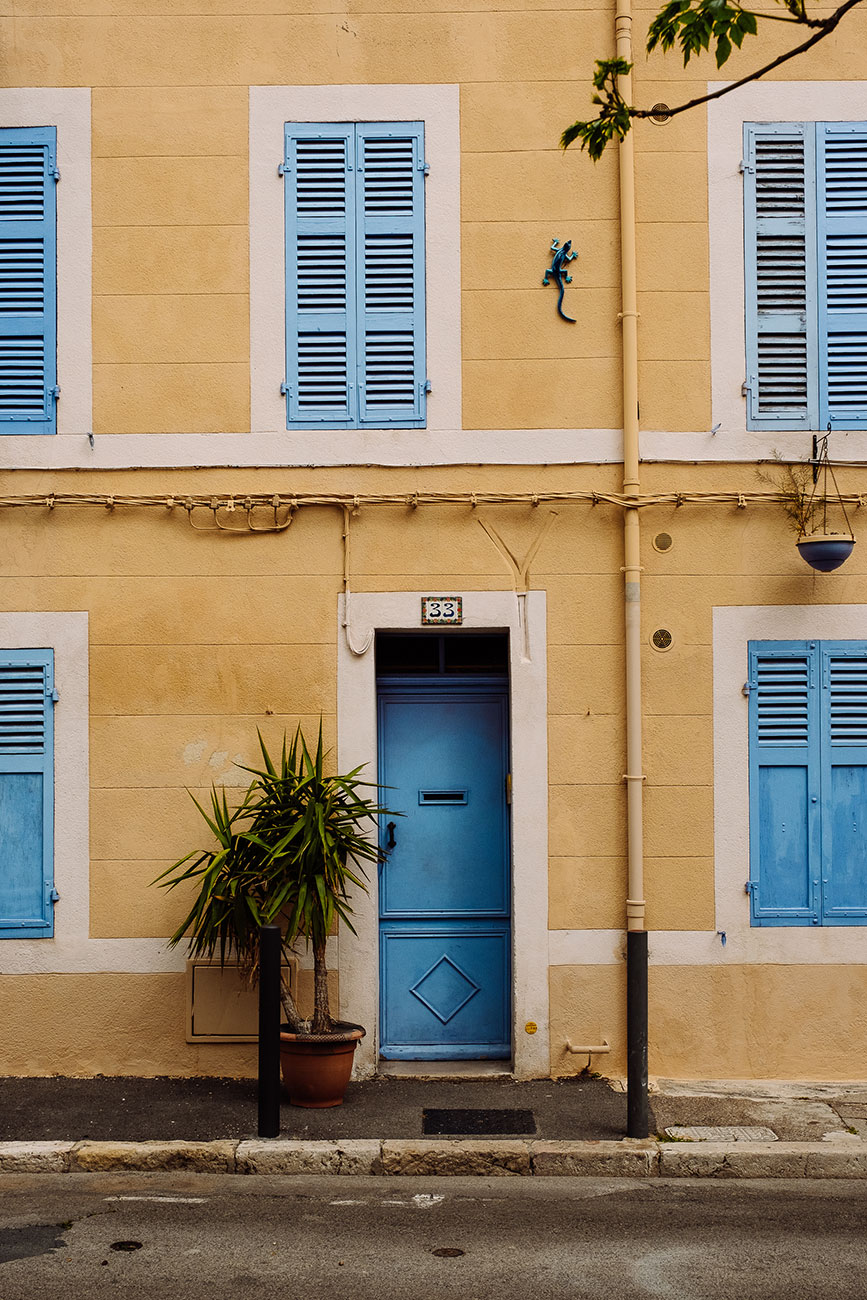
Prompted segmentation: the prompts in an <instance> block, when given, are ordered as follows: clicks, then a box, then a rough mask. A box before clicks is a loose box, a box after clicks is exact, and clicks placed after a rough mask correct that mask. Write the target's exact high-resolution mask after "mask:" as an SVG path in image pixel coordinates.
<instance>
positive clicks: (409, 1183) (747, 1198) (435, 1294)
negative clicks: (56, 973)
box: [0, 1174, 867, 1300]
mask: <svg viewBox="0 0 867 1300" xmlns="http://www.w3.org/2000/svg"><path fill="white" fill-rule="evenodd" d="M865 1215H867V1183H862V1182H856V1181H851V1182H849V1181H845V1182H828V1181H826V1182H740V1181H732V1182H710V1181H707V1180H703V1181H700V1180H695V1181H693V1180H655V1179H654V1180H653V1181H652V1182H638V1181H633V1180H627V1179H616V1180H615V1179H605V1180H602V1179H582V1178H556V1179H555V1178H550V1179H543V1178H523V1179H522V1178H514V1179H511V1178H502V1179H469V1178H461V1179H451V1178H449V1179H445V1178H443V1179H417V1178H391V1179H383V1178H277V1177H275V1178H264V1177H243V1176H238V1175H234V1176H211V1175H173V1176H167V1175H163V1174H135V1175H132V1174H128V1175H108V1174H106V1175H97V1174H83V1175H72V1174H67V1175H61V1176H53V1175H45V1174H43V1175H30V1176H28V1175H0V1300H35V1298H37V1297H38V1298H39V1300H43V1298H47V1300H54V1297H58V1298H59V1297H63V1300H79V1298H81V1297H87V1300H100V1298H101V1297H109V1296H110V1297H113V1298H116V1300H126V1298H127V1297H130V1298H132V1297H136V1300H138V1298H139V1297H148V1298H150V1297H158V1298H160V1300H162V1297H173V1298H174V1297H179V1298H181V1300H200V1298H201V1300H223V1298H224V1297H225V1300H258V1298H259V1297H265V1296H267V1297H269V1300H270V1298H271V1297H280V1300H296V1297H304V1298H305V1300H310V1298H311V1297H313V1298H315V1300H319V1298H320V1297H327V1300H350V1298H351V1300H374V1297H376V1298H377V1300H381V1298H383V1297H386V1298H389V1297H400V1298H401V1300H404V1298H406V1300H440V1298H441V1297H442V1298H443V1300H451V1298H452V1297H454V1300H458V1298H460V1300H488V1297H491V1298H494V1297H496V1300H501V1298H503V1297H508V1300H513V1298H515V1300H524V1298H525V1297H526V1298H528V1300H529V1298H530V1297H532V1300H549V1298H552V1300H553V1298H555V1297H556V1298H559V1297H594V1298H596V1297H604V1298H605V1300H637V1298H638V1297H647V1296H654V1297H656V1296H659V1297H665V1298H666V1300H681V1298H682V1300H704V1298H705V1297H708V1298H710V1297H713V1298H714V1300H726V1298H727V1297H739V1298H741V1297H750V1298H752V1297H756V1298H758V1297H762V1298H764V1297H768V1298H769V1300H770V1298H771V1297H773V1300H800V1297H804V1300H808V1298H809V1300H823V1298H824V1297H828V1298H830V1297H833V1298H834V1300H839V1298H841V1297H859V1300H860V1298H863V1297H864V1296H865V1295H867V1231H865V1227H867V1220H865Z"/></svg>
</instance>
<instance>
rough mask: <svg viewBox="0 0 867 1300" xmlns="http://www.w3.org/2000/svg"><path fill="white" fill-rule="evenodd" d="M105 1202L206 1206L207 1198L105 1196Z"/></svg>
mask: <svg viewBox="0 0 867 1300" xmlns="http://www.w3.org/2000/svg"><path fill="white" fill-rule="evenodd" d="M103 1200H105V1201H161V1202H162V1204H163V1205H204V1204H205V1202H206V1201H207V1200H208V1197H207V1196H104V1197H103Z"/></svg>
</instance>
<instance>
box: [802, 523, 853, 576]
mask: <svg viewBox="0 0 867 1300" xmlns="http://www.w3.org/2000/svg"><path fill="white" fill-rule="evenodd" d="M854 545H855V538H854V537H853V536H852V535H851V533H850V534H849V535H848V536H847V535H846V534H845V533H810V534H809V535H808V536H806V537H804V538H802V540H801V541H799V542H798V543H797V547H798V552H799V554H800V556H801V558H802V559H803V560H806V561H807V563H808V564H809V566H810V568H811V569H817V570H818V572H819V573H833V571H834V570H835V569H839V567H840V565H841V564H845V562H846V560H848V558H849V556H850V555H851V554H852V548H853V547H854Z"/></svg>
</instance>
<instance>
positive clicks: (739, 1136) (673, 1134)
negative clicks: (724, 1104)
mask: <svg viewBox="0 0 867 1300" xmlns="http://www.w3.org/2000/svg"><path fill="white" fill-rule="evenodd" d="M665 1132H666V1136H667V1137H670V1138H679V1139H680V1140H681V1141H682V1142H776V1140H777V1135H776V1133H775V1132H774V1130H773V1129H770V1128H765V1127H764V1125H762V1124H722V1125H720V1126H719V1127H717V1128H713V1127H711V1126H710V1125H705V1126H701V1125H699V1126H697V1127H695V1128H687V1127H685V1126H684V1125H681V1124H675V1126H674V1127H673V1128H667V1129H666V1130H665Z"/></svg>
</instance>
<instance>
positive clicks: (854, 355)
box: [816, 122, 867, 429]
mask: <svg viewBox="0 0 867 1300" xmlns="http://www.w3.org/2000/svg"><path fill="white" fill-rule="evenodd" d="M816 168H817V175H818V190H819V195H818V234H819V237H818V245H819V365H820V391H821V394H822V398H821V410H820V416H819V419H820V426H819V427H820V428H823V429H824V428H826V427H828V426H830V427H831V428H838V429H840V428H842V429H864V428H867V123H864V122H819V123H817V157H816Z"/></svg>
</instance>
